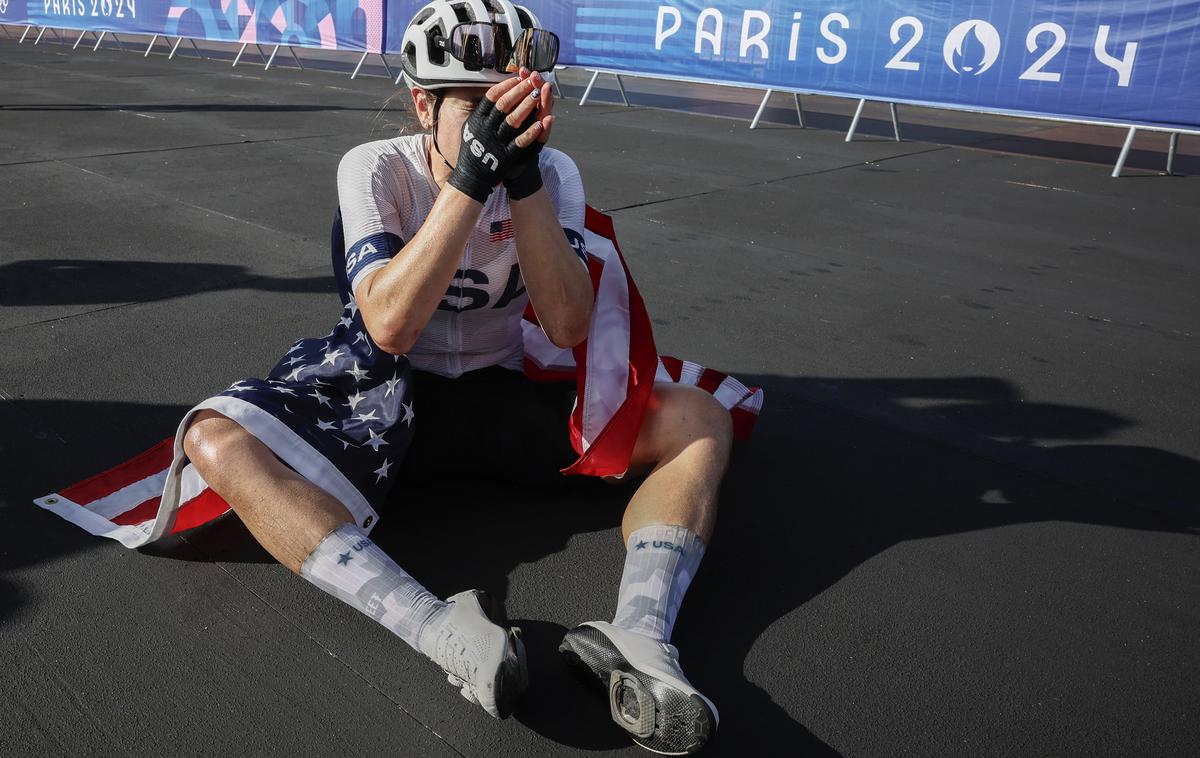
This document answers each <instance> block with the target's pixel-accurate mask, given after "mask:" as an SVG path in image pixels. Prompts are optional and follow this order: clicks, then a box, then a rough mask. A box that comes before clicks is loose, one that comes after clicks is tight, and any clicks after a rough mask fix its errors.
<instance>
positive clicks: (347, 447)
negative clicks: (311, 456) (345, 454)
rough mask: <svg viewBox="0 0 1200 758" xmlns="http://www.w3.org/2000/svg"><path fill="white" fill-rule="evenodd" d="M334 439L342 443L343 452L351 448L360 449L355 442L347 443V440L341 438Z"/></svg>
mask: <svg viewBox="0 0 1200 758" xmlns="http://www.w3.org/2000/svg"><path fill="white" fill-rule="evenodd" d="M334 439H335V440H337V441H338V442H340V443H342V449H343V450H347V449H349V448H350V447H351V446H353V447H358V445H355V444H354V443H353V442H347V441H346V440H344V439H342V438H341V437H334Z"/></svg>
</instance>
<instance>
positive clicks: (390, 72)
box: [379, 53, 392, 79]
mask: <svg viewBox="0 0 1200 758" xmlns="http://www.w3.org/2000/svg"><path fill="white" fill-rule="evenodd" d="M379 60H381V61H383V70H384V71H386V72H387V75H388V78H389V79H391V78H392V67H391V66H389V65H388V62H387V58H384V57H383V53H380V54H379Z"/></svg>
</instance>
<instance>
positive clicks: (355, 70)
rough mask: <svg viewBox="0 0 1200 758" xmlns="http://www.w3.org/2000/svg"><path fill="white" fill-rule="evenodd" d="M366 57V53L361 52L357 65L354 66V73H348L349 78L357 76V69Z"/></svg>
mask: <svg viewBox="0 0 1200 758" xmlns="http://www.w3.org/2000/svg"><path fill="white" fill-rule="evenodd" d="M366 59H367V53H363V54H362V57H361V58H359V59H358V65H357V66H355V67H354V73H353V74H351V75H350V78H351V79H353V78H354V77H356V76H358V70H359V69H360V68H362V64H363V61H365V60H366Z"/></svg>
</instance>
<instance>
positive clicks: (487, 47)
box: [433, 21, 558, 73]
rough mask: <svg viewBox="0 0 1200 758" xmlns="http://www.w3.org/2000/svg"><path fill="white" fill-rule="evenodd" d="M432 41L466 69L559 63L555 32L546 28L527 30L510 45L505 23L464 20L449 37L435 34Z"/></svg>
mask: <svg viewBox="0 0 1200 758" xmlns="http://www.w3.org/2000/svg"><path fill="white" fill-rule="evenodd" d="M433 43H434V45H435V46H437V47H438V48H440V49H442V50H445V51H446V52H448V53H450V55H451V56H453V57H454V58H455V59H457V60H459V61H461V62H462V64H463V66H465V67H466V69H467V70H468V71H482V70H483V69H485V68H490V69H494V70H496V71H499V72H501V73H515V72H516V71H517V70H519V69H521V68H527V69H529V70H530V71H553V70H554V64H556V63H558V35H556V34H555V33H554V32H550V31H546V30H545V29H526V30H524V31H523V32H521V36H519V37H517V41H516V44H510V43H509V41H508V31H507V30H506V29H505V27H504V26H502V25H499V24H493V23H488V22H484V21H476V22H467V23H462V24H459V25H458V26H456V27H454V28H453V29H451V30H450V36H449V37H440V36H439V37H435V38H434V40H433Z"/></svg>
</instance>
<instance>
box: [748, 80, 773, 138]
mask: <svg viewBox="0 0 1200 758" xmlns="http://www.w3.org/2000/svg"><path fill="white" fill-rule="evenodd" d="M774 91H775V90H772V89H768V90H767V92H766V94H764V95H763V99H762V102H761V103H759V104H758V110H757V111H755V112H754V118H753V119H752V120H751V121H750V128H751V129H757V128H758V120H759V119H760V118H762V114H763V111H764V110H766V109H767V101H768V100H770V99H771V93H772V92H774Z"/></svg>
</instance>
